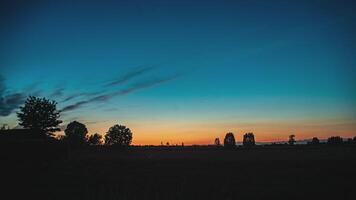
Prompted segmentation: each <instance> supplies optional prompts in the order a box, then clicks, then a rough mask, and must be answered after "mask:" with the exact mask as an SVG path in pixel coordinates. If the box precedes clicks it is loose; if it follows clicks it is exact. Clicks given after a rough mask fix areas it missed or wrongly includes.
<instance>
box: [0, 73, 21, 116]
mask: <svg viewBox="0 0 356 200" xmlns="http://www.w3.org/2000/svg"><path fill="white" fill-rule="evenodd" d="M25 98H26V95H25V94H24V93H20V92H18V93H12V92H7V91H6V85H5V79H4V78H3V77H2V76H1V75H0V116H4V117H6V116H8V115H10V114H11V113H12V112H13V111H14V110H15V109H17V108H18V107H19V106H20V105H21V104H22V103H23V102H24V101H25Z"/></svg>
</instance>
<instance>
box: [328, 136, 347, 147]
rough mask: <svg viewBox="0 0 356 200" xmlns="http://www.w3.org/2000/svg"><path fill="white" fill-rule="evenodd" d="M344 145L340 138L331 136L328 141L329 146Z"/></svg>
mask: <svg viewBox="0 0 356 200" xmlns="http://www.w3.org/2000/svg"><path fill="white" fill-rule="evenodd" d="M342 143H343V139H342V137H340V136H331V137H329V138H328V141H327V144H331V145H338V144H342Z"/></svg>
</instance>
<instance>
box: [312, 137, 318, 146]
mask: <svg viewBox="0 0 356 200" xmlns="http://www.w3.org/2000/svg"><path fill="white" fill-rule="evenodd" d="M311 144H312V145H318V144H319V139H318V138H317V137H313V139H312V141H311Z"/></svg>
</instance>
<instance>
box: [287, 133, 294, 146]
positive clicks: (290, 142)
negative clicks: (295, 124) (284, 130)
mask: <svg viewBox="0 0 356 200" xmlns="http://www.w3.org/2000/svg"><path fill="white" fill-rule="evenodd" d="M294 138H295V135H290V136H289V140H288V144H290V145H294V144H295V139H294Z"/></svg>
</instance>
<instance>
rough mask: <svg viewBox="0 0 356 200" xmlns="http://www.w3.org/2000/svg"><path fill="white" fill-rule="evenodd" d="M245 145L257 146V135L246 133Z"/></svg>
mask: <svg viewBox="0 0 356 200" xmlns="http://www.w3.org/2000/svg"><path fill="white" fill-rule="evenodd" d="M242 143H243V145H244V146H246V147H251V146H255V136H254V135H253V133H246V134H245V135H244V138H243V142H242Z"/></svg>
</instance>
